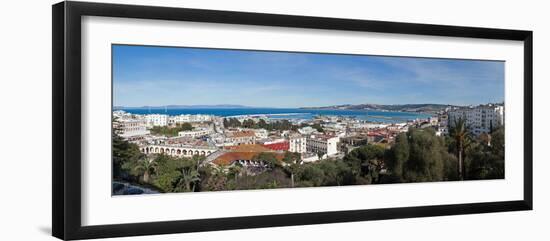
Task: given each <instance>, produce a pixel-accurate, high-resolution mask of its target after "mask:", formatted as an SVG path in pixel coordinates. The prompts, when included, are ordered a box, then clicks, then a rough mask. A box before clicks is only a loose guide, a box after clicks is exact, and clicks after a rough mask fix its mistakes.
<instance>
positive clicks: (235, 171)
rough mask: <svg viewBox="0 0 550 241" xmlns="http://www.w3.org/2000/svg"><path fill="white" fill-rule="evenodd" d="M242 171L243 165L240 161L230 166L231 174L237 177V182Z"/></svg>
mask: <svg viewBox="0 0 550 241" xmlns="http://www.w3.org/2000/svg"><path fill="white" fill-rule="evenodd" d="M242 172H243V166H242V165H241V164H239V163H235V164H233V165H232V166H231V167H229V175H230V176H233V177H234V178H235V182H237V178H238V177H239V176H240V175H241V174H242Z"/></svg>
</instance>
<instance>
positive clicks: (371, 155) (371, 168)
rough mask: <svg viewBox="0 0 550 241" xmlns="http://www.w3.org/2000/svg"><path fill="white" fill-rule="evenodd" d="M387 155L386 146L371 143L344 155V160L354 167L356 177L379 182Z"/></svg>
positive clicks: (367, 181)
mask: <svg viewBox="0 0 550 241" xmlns="http://www.w3.org/2000/svg"><path fill="white" fill-rule="evenodd" d="M385 156H386V149H385V148H384V147H382V146H379V145H370V144H369V145H365V146H361V147H359V148H356V149H354V150H353V151H351V152H350V153H348V154H347V155H346V156H344V161H345V162H346V163H348V165H349V166H350V167H351V168H352V172H353V173H354V174H355V175H356V177H358V178H360V179H364V181H365V182H366V183H378V182H379V180H380V179H379V176H380V172H381V171H382V166H383V164H384V158H385Z"/></svg>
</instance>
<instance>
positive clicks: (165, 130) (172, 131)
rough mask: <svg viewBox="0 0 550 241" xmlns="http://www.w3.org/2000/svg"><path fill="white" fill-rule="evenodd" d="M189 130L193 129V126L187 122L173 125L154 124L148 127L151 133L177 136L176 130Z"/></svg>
mask: <svg viewBox="0 0 550 241" xmlns="http://www.w3.org/2000/svg"><path fill="white" fill-rule="evenodd" d="M190 130H193V126H192V125H191V124H189V123H183V124H177V125H176V126H174V127H169V126H154V127H153V128H151V129H150V131H151V134H154V135H164V136H178V132H180V131H190Z"/></svg>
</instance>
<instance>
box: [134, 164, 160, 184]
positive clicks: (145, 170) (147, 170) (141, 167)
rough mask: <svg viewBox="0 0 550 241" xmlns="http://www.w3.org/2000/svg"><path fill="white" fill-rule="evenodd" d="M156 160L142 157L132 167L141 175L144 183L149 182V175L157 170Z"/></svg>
mask: <svg viewBox="0 0 550 241" xmlns="http://www.w3.org/2000/svg"><path fill="white" fill-rule="evenodd" d="M157 167H158V165H157V162H156V161H155V160H154V159H143V160H141V161H139V162H138V163H137V166H136V167H134V169H135V170H136V171H137V172H138V173H139V174H140V175H141V176H142V177H143V182H144V183H149V182H150V179H151V175H153V174H154V173H155V172H156V170H157Z"/></svg>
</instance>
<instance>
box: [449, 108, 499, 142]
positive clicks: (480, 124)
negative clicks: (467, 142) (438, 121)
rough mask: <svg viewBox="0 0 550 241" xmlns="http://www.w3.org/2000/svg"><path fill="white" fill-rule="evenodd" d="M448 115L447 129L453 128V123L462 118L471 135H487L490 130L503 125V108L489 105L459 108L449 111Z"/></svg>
mask: <svg viewBox="0 0 550 241" xmlns="http://www.w3.org/2000/svg"><path fill="white" fill-rule="evenodd" d="M448 115H449V118H448V123H449V127H453V126H454V124H455V121H457V120H458V119H459V118H462V119H463V120H465V122H466V126H468V128H469V130H470V131H471V132H472V133H473V134H475V135H480V134H481V133H489V132H490V131H491V128H493V129H495V128H497V127H499V126H501V125H502V124H503V123H504V106H501V105H492V104H489V105H480V106H476V107H468V108H460V109H455V110H451V111H449V113H448Z"/></svg>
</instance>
